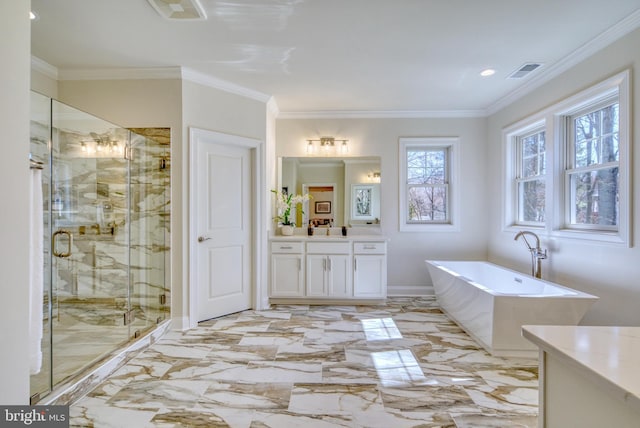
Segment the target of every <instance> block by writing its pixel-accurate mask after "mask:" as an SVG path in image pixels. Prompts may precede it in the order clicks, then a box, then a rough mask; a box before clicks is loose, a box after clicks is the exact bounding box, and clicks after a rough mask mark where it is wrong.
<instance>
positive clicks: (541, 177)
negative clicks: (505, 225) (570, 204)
mask: <svg viewBox="0 0 640 428" xmlns="http://www.w3.org/2000/svg"><path fill="white" fill-rule="evenodd" d="M517 134H518V135H516V136H514V137H513V143H512V144H514V145H515V148H514V149H515V156H516V165H515V168H516V172H515V177H514V180H515V182H514V184H513V187H514V191H515V195H514V198H515V200H514V202H515V221H514V224H516V225H519V226H533V227H544V226H545V224H546V218H547V214H546V211H547V209H546V205H547V204H546V195H547V187H546V186H547V171H548V168H547V144H546V143H547V141H546V140H547V136H546V129H545V127H544V122H543V123H540V124H539V125H538V126H534V127H531V128H530V129H527V131H526V132H518V133H517ZM538 134H544V139H545V150H544V162H545V168H544V171H545V172H544V174H535V175H529V176H526V177H525V176H524V148H523V144H524V143H523V141H524V140H525V139H526V138H528V137H531V136H533V135H538ZM538 154H539V152H538ZM533 181H543V182H544V183H545V220H544V221H528V220H524V219H522V211H523V207H522V200H523V195H522V193H521V191H520V184H522V183H526V182H533Z"/></svg>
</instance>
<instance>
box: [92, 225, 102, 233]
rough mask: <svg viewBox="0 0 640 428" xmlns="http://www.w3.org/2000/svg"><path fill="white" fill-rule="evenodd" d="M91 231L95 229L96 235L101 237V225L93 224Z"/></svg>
mask: <svg viewBox="0 0 640 428" xmlns="http://www.w3.org/2000/svg"><path fill="white" fill-rule="evenodd" d="M91 229H95V230H96V235H100V225H99V224H98V223H96V224H92V225H91Z"/></svg>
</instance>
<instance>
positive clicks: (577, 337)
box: [522, 325, 640, 409]
mask: <svg viewBox="0 0 640 428" xmlns="http://www.w3.org/2000/svg"><path fill="white" fill-rule="evenodd" d="M522 335H523V336H524V337H525V338H526V339H528V340H530V341H531V342H533V343H534V344H536V345H537V346H538V347H539V348H540V349H541V350H543V351H545V352H547V353H548V354H550V355H552V356H554V357H556V358H557V359H559V360H562V361H563V362H564V363H566V364H568V365H572V366H573V367H575V368H576V369H577V370H578V371H579V372H580V373H581V374H583V375H584V376H585V377H586V378H588V379H590V380H591V381H592V382H594V383H595V384H596V385H597V386H598V387H600V388H602V389H606V390H608V391H609V392H610V393H611V394H612V395H615V396H616V397H617V398H618V399H620V400H622V401H623V402H625V403H627V404H628V405H629V406H632V407H633V408H635V409H640V327H591V326H551V325H546V326H545V325H526V326H522Z"/></svg>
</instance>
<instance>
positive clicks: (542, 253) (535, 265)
mask: <svg viewBox="0 0 640 428" xmlns="http://www.w3.org/2000/svg"><path fill="white" fill-rule="evenodd" d="M526 235H531V236H533V238H534V239H535V240H536V245H535V247H533V246H531V244H530V243H529V241H527V236H526ZM520 237H522V239H523V240H524V243H525V245H526V246H527V248H528V249H529V252H531V275H532V276H535V277H536V278H542V260H544V259H546V258H547V250H546V249H544V250H543V249H542V248H540V238H538V235H536V234H535V233H533V232H529V231H528V230H522V231H520V232H518V233H517V234H516V236H515V238H513V239H514V240H515V241H517V240H518V238H520Z"/></svg>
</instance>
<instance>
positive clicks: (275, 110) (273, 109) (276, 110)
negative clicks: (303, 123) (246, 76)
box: [267, 97, 280, 118]
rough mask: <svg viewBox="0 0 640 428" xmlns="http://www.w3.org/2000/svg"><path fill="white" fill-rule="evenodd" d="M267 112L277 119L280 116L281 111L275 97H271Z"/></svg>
mask: <svg viewBox="0 0 640 428" xmlns="http://www.w3.org/2000/svg"><path fill="white" fill-rule="evenodd" d="M267 110H268V111H269V112H271V114H272V115H273V117H275V118H277V117H278V116H279V115H280V109H279V108H278V103H277V102H276V99H275V98H274V97H270V98H269V101H267Z"/></svg>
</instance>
